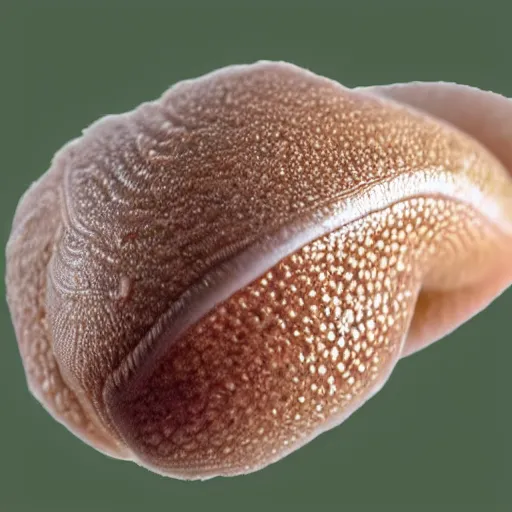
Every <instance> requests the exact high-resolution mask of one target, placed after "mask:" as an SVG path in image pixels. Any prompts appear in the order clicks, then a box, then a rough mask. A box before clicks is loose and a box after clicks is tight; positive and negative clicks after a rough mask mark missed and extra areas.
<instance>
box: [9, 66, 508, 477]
mask: <svg viewBox="0 0 512 512" xmlns="http://www.w3.org/2000/svg"><path fill="white" fill-rule="evenodd" d="M450 106H451V107H452V108H451V109H450V108H449V107H450ZM469 106H471V109H468V107H469ZM483 126H485V128H486V129H485V130H483V128H482V127H483ZM511 141H512V106H511V101H510V100H508V99H506V98H503V97H501V96H498V95H495V94H493V93H485V92H482V91H478V90H476V89H472V88H468V87H463V86H456V85H453V84H404V85H400V86H387V87H380V88H379V87H372V88H360V89H357V90H349V89H346V88H343V87H342V86H340V85H339V84H337V83H334V82H332V81H330V80H327V79H325V78H321V77H318V76H316V75H314V74H312V73H310V72H307V71H305V70H303V69H300V68H297V67H295V66H292V65H289V64H284V63H268V62H263V63H257V64H254V65H249V66H235V67H230V68H226V69H223V70H220V71H217V72H214V73H212V74H209V75H206V76H204V77H201V78H198V79H196V80H191V81H186V82H181V83H179V84H177V85H175V86H174V87H172V88H171V89H170V90H169V91H167V92H166V93H165V94H164V95H163V96H162V98H160V99H159V100H158V101H155V102H152V103H146V104H143V105H141V106H140V107H138V108H137V109H136V110H134V111H133V112H131V113H128V114H123V115H118V116H109V117H106V118H104V119H102V120H100V121H99V122H97V123H95V124H94V125H93V126H92V127H90V128H88V129H87V130H86V131H85V132H84V134H83V136H82V137H81V138H80V139H77V140H75V141H72V142H71V143H69V144H68V145H67V146H65V147H64V148H63V149H62V150H61V151H60V152H59V153H58V154H57V155H56V157H55V158H54V161H53V163H52V167H51V168H50V170H49V171H48V172H47V173H46V174H45V175H44V176H43V177H42V178H41V179H40V180H39V181H38V182H37V183H36V184H35V185H33V186H32V187H31V188H30V189H29V191H28V192H27V193H26V195H25V196H24V197H23V198H22V200H21V201H20V205H19V207H18V210H17V212H16V216H15V219H14V223H13V229H12V234H11V238H10V240H9V243H8V247H7V290H8V303H9V307H10V310H11V314H12V318H13V323H14V327H15V330H16V335H17V339H18V343H19V348H20V353H21V355H22V358H23V362H24V366H25V370H26V374H27V379H28V382H29V386H30V388H31V390H32V391H33V393H34V394H35V396H36V397H37V398H38V399H39V400H40V401H41V403H43V405H44V406H45V407H46V408H47V409H48V410H49V412H50V413H52V414H53V415H54V416H55V417H56V418H57V419H58V420H59V421H61V422H62V423H64V424H65V425H66V426H67V427H68V428H69V429H71V430H72V431H73V432H75V433H76V434H77V435H78V436H80V437H81V438H82V439H83V440H84V441H86V442H88V443H90V444H91V445H93V446H95V447H96V448H97V449H99V450H101V451H103V452H105V453H108V454H110V455H112V456H115V457H119V458H126V459H132V460H135V461H136V462H138V463H139V464H142V465H144V466H146V467H148V468H150V469H152V470H154V471H156V472H159V473H162V474H166V475H170V476H174V477H178V478H208V477H211V476H215V475H234V474H240V473H246V472H250V471H254V470H256V469H258V468H261V467H263V466H265V465H267V464H269V463H271V462H273V461H276V460H278V459H280V458H282V457H283V456H285V455H286V454H287V453H289V452H290V451H292V450H294V449H296V448H298V447H299V446H301V445H303V444H304V443H306V442H308V441H309V440H311V439H312V438H314V437H315V436H316V435H318V434H319V433H320V432H322V431H324V430H326V429H328V428H332V427H333V426H335V425H337V424H339V423H340V422H341V421H343V420H344V419H345V418H346V417H348V416H349V415H350V414H351V413H352V412H353V411H354V410H355V409H356V408H357V407H359V406H361V405H362V403H364V402H365V401H366V400H368V398H370V397H371V396H372V395H373V394H375V393H376V392H377V391H378V390H379V389H380V387H382V385H383V384H384V383H385V381H386V379H387V378H388V376H389V374H390V372H391V371H392V369H393V367H394V365H395V364H396V363H397V361H398V360H399V359H400V357H402V356H404V355H406V354H409V353H412V352H415V351H417V350H419V349H420V348H422V347H424V346H426V345H428V344H429V343H432V342H433V341H435V340H436V339H438V338H440V337H442V336H443V335H444V334H446V333H448V332H449V331H451V330H453V329H454V328H456V327H457V326H458V325H459V324H460V323H461V322H463V321H465V320H466V319H468V318H469V317H471V316H472V315H473V314H475V313H476V312H478V311H479V310H480V309H482V308H483V307H484V306H485V305H486V304H488V303H489V302H490V301H491V300H492V299H493V298H494V297H495V296H497V295H498V294H499V293H500V292H502V291H503V290H504V289H505V288H506V287H507V286H509V285H510V282H511V281H512V265H511V261H512V172H511V169H512V143H511Z"/></svg>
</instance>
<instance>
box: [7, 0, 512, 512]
mask: <svg viewBox="0 0 512 512" xmlns="http://www.w3.org/2000/svg"><path fill="white" fill-rule="evenodd" d="M62 4H64V2H62ZM67 4H68V5H69V4H70V3H69V2H68V3H67ZM163 4H164V2H161V4H160V5H163ZM165 4H166V5H167V7H166V8H161V7H156V6H157V5H159V4H158V3H157V2H149V1H148V2H146V3H144V2H139V3H138V5H139V6H143V5H145V6H146V7H132V3H131V2H128V1H126V2H122V3H121V2H118V3H117V4H116V3H114V2H108V1H103V2H101V3H100V2H98V5H102V6H103V7H96V6H95V3H94V2H88V4H87V5H88V7H86V8H78V7H69V6H68V7H64V8H59V7H58V5H59V4H58V3H55V2H53V3H52V2H50V1H48V2H43V1H41V2H39V3H38V5H39V7H36V5H37V4H36V3H34V7H30V6H29V5H28V4H23V3H22V2H18V3H14V2H12V3H11V4H6V3H5V2H1V7H0V52H1V57H2V58H1V63H2V65H1V66H0V90H1V92H2V94H1V95H0V101H1V102H2V103H1V104H2V109H1V122H0V130H1V133H0V140H1V143H0V144H1V154H2V168H1V171H0V172H1V176H2V178H3V179H2V186H1V188H0V194H1V201H0V221H1V230H2V232H1V233H2V243H3V244H4V245H5V242H6V240H7V237H8V234H9V230H10V222H11V219H12V215H13V212H14V209H15V206H16V203H17V201H18V198H19V197H20V195H21V194H22V192H23V191H24V190H25V189H26V188H27V186H28V185H29V184H30V183H31V182H32V181H33V180H35V179H36V178H37V177H38V176H39V175H40V174H41V173H42V172H44V171H45V170H46V169H47V167H48V165H49V162H50V159H51V157H52V155H53V153H54V152H55V151H56V150H57V149H58V148H59V147H60V146H61V145H62V144H63V143H64V142H66V141H67V140H69V139H70V138H72V137H76V136H77V135H79V133H80V131H81V129H82V128H84V127H85V126H86V125H88V124H89V123H91V122H92V121H94V120H95V119H96V118H98V117H100V116H102V115H104V114H107V113H115V112H122V111H125V110H129V109H131V108H133V107H134V106H135V105H137V104H138V103H140V102H141V101H144V100H149V99H153V98H155V97H157V96H159V95H160V94H161V93H162V92H163V91H164V90H165V89H166V88H167V87H168V86H169V85H171V84H172V83H174V82H176V81H178V80H181V79H184V78H190V77H195V76H197V75H199V74H202V73H205V72H208V71H210V70H212V69H214V68H218V67H220V66H223V65H227V64H232V63H240V62H250V61H254V60H257V59H261V58H265V59H284V60H288V61H291V62H294V63H296V64H299V65H302V66H304V67H307V68H310V69H312V70H313V71H315V72H317V73H319V74H324V75H327V76H329V77H331V78H334V79H336V80H338V81H340V82H343V83H344V84H345V85H347V86H355V85H364V84H376V83H388V82H395V81H409V80H440V79H442V80H449V81H457V82H462V83H468V84H473V85H476V86H479V87H482V88H484V89H492V90H495V91H497V92H500V93H502V94H505V95H507V96H509V97H512V66H511V62H512V59H511V55H510V51H511V49H512V35H511V34H512V31H511V28H510V27H511V22H510V20H511V16H510V14H511V11H512V8H511V3H510V2H506V1H504V2H502V3H499V4H493V3H492V2H489V1H482V2H479V3H473V2H471V1H470V0H468V1H465V2H449V1H445V2H436V1H431V2H425V3H423V2H421V3H414V2H413V1H410V2H398V1H393V0H390V1H388V2H384V1H382V2H378V1H375V2H369V1H365V0H361V1H360V2H357V1H351V2H337V3H336V4H334V5H336V7H330V8H329V7H328V4H327V2H322V1H321V0H317V1H316V2H310V3H309V5H310V7H303V4H304V2H302V3H301V2H295V3H290V4H289V5H284V4H283V5H282V6H280V2H279V1H277V0H275V1H274V2H264V1H263V0H262V1H260V2H258V3H257V4H255V5H257V6H258V7H251V8H249V7H240V6H239V7H237V8H228V4H227V3H226V2H224V4H223V3H222V2H211V3H210V7H208V4H207V3H206V2H204V3H203V4H200V3H198V2H190V3H189V7H188V8H184V7H181V6H180V5H179V4H177V5H176V6H173V5H172V3H170V2H166V3H165ZM52 5H54V6H55V7H50V6H52ZM134 5H135V6H136V5H137V4H134ZM181 5H183V4H181ZM305 5H307V4H305ZM507 5H508V6H507ZM41 6H44V7H41ZM149 6H155V7H149ZM3 257H4V256H3V253H2V258H3ZM2 265H3V260H2ZM3 286H4V285H3V283H2V287H3ZM2 294H4V288H2ZM511 310H512V293H511V291H509V292H507V293H506V294H505V295H503V296H502V297H501V298H500V299H499V300H497V301H496V302H495V303H494V304H493V305H492V306H491V307H490V308H488V309H487V310H486V311H485V312H484V313H482V314H480V315H478V316H477V317H476V318H474V319H473V320H471V321H470V322H469V323H468V324H466V325H465V326H464V327H462V328H460V329H459V330H458V331H457V332H455V333H454V334H453V335H451V336H450V337H448V338H446V339H445V340H443V341H442V342H440V343H438V344H436V345H434V346H433V347H431V348H429V349H428V350H426V351H424V352H422V353H420V354H418V355H416V356H413V357H411V358H409V359H407V360H405V361H403V362H401V363H400V364H399V365H398V367H397V369H396V370H395V372H394V374H393V377H392V378H391V380H390V381H389V383H388V384H387V385H386V387H385V388H384V390H383V391H381V392H380V393H379V394H378V395H377V397H376V398H374V399H373V400H371V401H370V402H369V403H368V404H367V405H366V406H365V407H363V408H362V409H361V410H359V411H358V412H357V413H356V414H355V415H354V416H353V417H352V418H351V419H349V420H348V421H347V422H346V423H344V424H343V425H342V426H340V427H338V428H336V429H334V430H332V431H330V432H328V433H326V434H324V435H322V436H320V437H319V438H317V440H315V441H314V442H312V443H310V444H309V445H307V446H306V447H304V448H302V449H301V450H299V451H297V452H295V453H294V454H293V455H291V456H289V457H287V458H286V459H285V460H282V461H281V462H279V463H277V464H274V465H273V466H270V467H268V468H267V469H265V470H263V471H260V472H258V473H255V474H252V475H249V476H246V477H237V478H234V479H214V480H210V481H207V482H205V483H199V482H192V483H190V482H180V481H175V480H170V479H166V478H163V477H159V476H156V475H154V474H151V473H149V472H148V471H146V470H144V469H142V468H139V467H138V466H136V465H135V464H132V463H127V462H120V461H116V460H112V459H109V458H107V457H105V456H103V455H101V454H99V453H97V452H95V451H94V450H93V449H91V448H89V447H88V446H86V445H85V444H82V443H81V442H80V441H79V440H78V439H76V438H74V437H73V436H72V435H71V434H70V433H68V432H67V430H66V429H65V428H64V427H62V426H60V425H59V424H58V423H57V422H55V421H54V420H53V419H52V418H51V417H50V416H49V415H48V414H47V413H46V412H45V411H44V410H43V409H42V407H40V406H39V405H38V403H37V402H36V401H35V400H34V399H33V398H32V397H31V396H30V394H29V392H28V391H27V388H26V385H25V378H24V374H23V370H22V366H21V362H20V359H19V356H18V351H17V346H16V341H15V337H14V334H13V330H12V327H11V323H10V318H9V314H8V311H7V308H6V307H2V308H1V310H0V322H1V335H2V342H1V343H0V365H1V370H0V403H1V404H2V409H1V413H0V418H1V420H0V433H1V435H0V511H5V512H17V511H30V512H39V511H40V512H46V511H51V512H61V511H62V512H64V511H65V512H68V511H69V512H82V511H91V512H92V511H97V512H103V511H105V512H107V511H108V512H110V511H112V512H117V511H123V512H131V511H139V512H140V510H147V511H150V512H152V511H156V510H158V511H159V512H161V511H172V510H183V509H184V510H187V511H189V510H190V511H192V512H194V511H199V510H223V511H224V512H231V511H241V510H244V511H245V510H247V511H252V510H258V511H265V512H266V511H273V510H294V511H296V512H299V511H310V510H312V509H316V510H320V509H321V510H327V509H329V510H340V511H354V512H359V511H370V510H372V511H373V510H376V511H379V512H384V511H388V510H389V511H393V512H401V511H407V512H414V511H419V512H423V511H459V510H460V511H465V512H472V511H478V512H487V511H495V510H496V511H505V510H512V508H511V505H512V495H511V493H512V491H511V483H512V441H511V435H510V434H511V432H512V428H511V427H512V400H511V398H510V390H511V388H512V384H511V381H510V375H511V361H512V343H511V341H512V336H511V331H510V316H509V315H510V312H511Z"/></svg>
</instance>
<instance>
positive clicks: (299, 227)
mask: <svg viewBox="0 0 512 512" xmlns="http://www.w3.org/2000/svg"><path fill="white" fill-rule="evenodd" d="M436 173H437V176H436V181H435V182H432V170H429V171H425V170H423V171H417V172H415V173H413V174H407V175H400V176H397V177H395V178H392V179H389V180H387V181H386V182H384V183H379V184H376V185H374V186H372V187H371V188H369V189H366V190H363V191H362V192H361V193H360V194H358V196H356V197H350V198H346V197H345V198H343V199H342V200H340V201H339V202H337V203H336V204H335V205H334V206H333V208H332V210H333V212H334V213H332V214H331V215H329V216H326V217H325V218H323V219H319V216H318V214H317V215H312V216H311V217H310V218H309V219H308V220H307V221H306V222H305V223H295V225H294V226H291V227H284V228H281V229H280V230H279V231H278V232H277V233H276V234H274V235H272V236H267V237H265V239H264V240H263V241H260V242H258V243H257V244H255V245H253V246H252V247H250V248H248V249H246V250H244V251H243V252H242V253H240V254H239V255H237V256H235V257H233V258H232V259H231V260H229V262H227V263H222V264H220V265H219V266H218V267H217V268H215V269H214V270H212V271H210V272H209V273H208V274H207V275H206V276H205V277H204V278H203V279H202V281H201V282H200V283H198V284H194V285H192V286H191V287H190V288H189V289H188V290H187V291H185V292H184V293H183V294H182V296H181V297H180V298H179V299H178V300H177V301H176V302H175V303H174V304H173V306H172V307H171V308H170V309H169V310H168V311H166V312H165V313H164V314H163V315H162V316H161V317H160V318H159V319H158V320H157V322H156V323H155V325H154V326H153V327H152V328H151V329H150V331H149V332H148V333H147V335H146V336H144V337H143V338H142V339H141V340H140V342H139V343H138V344H137V346H136V347H135V348H134V349H133V350H132V351H131V352H130V353H129V354H128V355H127V356H126V357H125V358H124V359H123V361H122V362H121V364H120V365H119V366H118V368H117V369H116V370H114V371H113V372H112V373H111V375H110V376H109V377H108V378H107V380H106V381H105V383H104V386H103V395H105V393H106V392H107V390H108V389H111V387H112V385H114V386H116V385H119V384H120V383H121V382H122V381H123V380H124V379H126V378H128V377H129V374H130V370H131V369H133V368H137V369H138V371H137V378H136V380H137V381H139V380H140V379H143V378H144V377H145V376H146V373H147V371H149V368H150V367H151V362H152V361H153V360H154V359H155V358H158V357H159V356H160V354H161V352H162V351H163V350H165V348H166V347H165V346H163V345H164V344H160V346H159V347H157V348H156V349H155V350H153V352H152V353H151V354H150V355H149V357H147V359H146V361H144V364H143V366H142V367H138V364H139V362H140V361H141V359H142V358H143V357H144V356H145V355H147V352H148V350H150V349H151V348H152V345H153V344H154V341H155V340H156V339H166V340H170V339H176V338H178V337H179V336H180V335H181V334H183V332H184V331H185V330H186V329H188V328H189V327H190V326H191V325H193V324H194V323H196V322H197V321H198V320H199V319H200V318H202V317H203V316H205V315H206V314H207V313H208V312H209V311H211V310H212V309H213V308H214V307H216V306H217V305H218V304H220V303H221V302H223V301H225V300H226V299H228V298H229V297H230V296H232V295H233V294H234V293H235V292H236V291H237V290H239V289H241V288H243V287H245V286H247V285H248V284H250V283H251V282H253V281H254V280H255V279H257V278H258V277H259V276H261V275H262V274H264V273H265V272H266V271H268V270H269V269H270V268H272V267H273V266H275V265H276V264H277V263H278V262H279V261H281V260H282V259H283V258H285V257H286V256H288V255H289V254H293V253H294V252H296V251H297V250H298V249H300V248H301V247H303V246H304V245H307V244H308V243H311V242H312V241H314V240H316V239H317V238H320V237H322V236H324V235H325V234H327V233H330V232H332V231H335V230H337V229H339V228H340V227H342V226H344V225H346V224H349V223H351V222H354V221H355V220H357V219H359V218H361V217H363V216H365V215H369V214H372V213H376V212H378V211H380V210H383V209H385V208H387V207H389V206H391V205H392V204H394V203H397V202H399V201H404V200H407V199H408V198H413V197H418V196H433V195H439V196H444V197H445V198H448V199H453V200H456V201H458V202H461V203H464V204H468V205H469V206H471V207H473V208H475V209H476V210H477V211H478V212H481V213H482V214H483V215H484V216H485V217H487V218H488V219H489V220H490V221H492V222H493V223H494V224H496V225H497V226H498V227H499V228H501V230H502V231H504V232H505V233H506V234H508V235H512V224H511V223H510V222H508V221H507V219H506V218H505V212H504V211H503V209H502V208H501V206H500V205H499V204H498V203H496V202H495V201H493V200H492V199H491V198H490V197H489V196H488V195H486V194H485V193H483V192H482V191H481V190H480V189H478V187H477V186H476V185H474V184H473V183H472V182H471V181H470V180H469V179H468V178H466V177H464V176H461V175H453V174H452V173H449V172H446V171H444V172H439V171H436ZM406 190H414V194H404V192H405V191H406ZM369 204H370V205H371V208H370V209H368V205H369ZM192 306H193V307H192ZM171 320H173V321H172V322H171ZM131 385H134V386H136V382H135V381H132V383H131Z"/></svg>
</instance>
